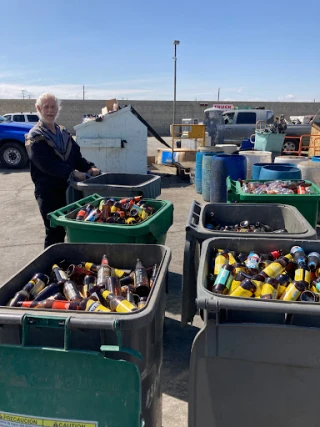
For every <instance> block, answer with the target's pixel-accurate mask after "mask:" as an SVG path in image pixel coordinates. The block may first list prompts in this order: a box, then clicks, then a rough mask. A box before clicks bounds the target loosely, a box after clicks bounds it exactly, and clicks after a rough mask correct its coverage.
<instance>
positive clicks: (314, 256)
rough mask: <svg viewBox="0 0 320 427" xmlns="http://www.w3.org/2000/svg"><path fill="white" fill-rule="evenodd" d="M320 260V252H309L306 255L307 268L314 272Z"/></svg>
mask: <svg viewBox="0 0 320 427" xmlns="http://www.w3.org/2000/svg"><path fill="white" fill-rule="evenodd" d="M319 262H320V254H319V253H318V252H311V253H310V254H309V255H308V267H309V270H310V271H312V272H314V271H316V270H317V268H318V266H319Z"/></svg>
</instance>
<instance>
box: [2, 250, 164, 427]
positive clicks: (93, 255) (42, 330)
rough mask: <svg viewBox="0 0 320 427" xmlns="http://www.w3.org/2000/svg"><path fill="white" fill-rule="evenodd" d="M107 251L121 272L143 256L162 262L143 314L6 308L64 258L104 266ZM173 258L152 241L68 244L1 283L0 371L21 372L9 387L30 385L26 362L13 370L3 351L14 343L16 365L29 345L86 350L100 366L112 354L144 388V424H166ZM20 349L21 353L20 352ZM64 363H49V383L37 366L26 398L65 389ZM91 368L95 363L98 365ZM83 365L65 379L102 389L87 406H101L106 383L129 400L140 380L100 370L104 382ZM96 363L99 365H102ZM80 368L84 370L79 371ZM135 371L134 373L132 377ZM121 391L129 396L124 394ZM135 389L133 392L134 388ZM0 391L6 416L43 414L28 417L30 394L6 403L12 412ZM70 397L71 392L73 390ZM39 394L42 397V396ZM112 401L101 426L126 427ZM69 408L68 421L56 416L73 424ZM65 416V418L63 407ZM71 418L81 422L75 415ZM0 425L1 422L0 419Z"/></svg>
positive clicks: (149, 262)
mask: <svg viewBox="0 0 320 427" xmlns="http://www.w3.org/2000/svg"><path fill="white" fill-rule="evenodd" d="M103 254H107V255H108V259H109V261H110V265H113V266H116V267H118V268H120V269H121V268H122V269H128V268H129V269H134V267H135V264H136V261H137V258H140V259H141V260H142V261H143V263H144V265H145V266H152V265H154V264H158V265H159V271H158V274H157V277H156V280H155V283H154V285H153V287H152V289H151V292H150V295H149V297H148V298H149V299H148V303H147V305H146V306H145V307H144V309H142V310H140V311H138V312H136V313H134V312H132V313H113V312H111V313H104V312H103V313H94V312H92V313H90V312H81V311H61V310H45V309H22V308H17V307H6V306H5V305H6V304H7V303H8V301H9V299H11V298H12V297H13V296H14V294H15V293H16V292H18V291H19V290H21V288H22V287H23V286H24V285H25V284H26V283H27V282H28V281H29V280H30V278H31V277H32V276H33V275H34V274H35V273H37V272H48V271H50V269H51V267H52V265H53V264H55V263H59V262H60V261H62V260H65V261H66V262H67V263H69V264H71V263H74V264H76V265H77V264H79V263H81V262H83V261H90V262H93V263H96V264H99V262H100V261H101V258H102V256H103ZM170 259H171V251H170V249H169V248H167V247H166V246H161V245H152V244H151V245H144V244H141V245H137V244H98V243H91V244H81V243H79V244H72V243H62V244H57V245H53V246H50V247H49V248H47V249H46V250H45V251H44V252H42V253H41V254H40V255H39V256H38V257H36V258H35V259H34V260H32V261H31V262H30V263H29V264H28V265H26V266H25V267H24V268H23V269H22V270H20V271H19V272H18V273H17V274H15V275H14V276H13V277H12V278H11V279H10V280H8V281H7V282H6V283H3V284H2V285H0V366H7V365H9V366H10V369H12V371H15V378H18V380H17V381H18V382H14V380H12V381H11V382H10V381H7V380H6V382H8V383H9V385H10V386H16V387H14V388H15V389H16V388H17V385H22V386H23V387H24V386H25V385H26V384H25V382H24V381H25V380H24V378H25V376H24V375H27V373H25V372H24V371H23V366H24V364H23V363H20V367H19V368H18V363H17V367H15V364H14V363H12V362H11V361H10V360H11V359H10V360H9V361H8V360H2V357H4V355H5V354H7V348H3V346H5V347H7V346H14V347H15V348H16V349H17V350H16V353H17V354H18V355H17V356H16V358H17V359H16V360H17V362H18V361H19V360H21V358H23V357H24V354H26V352H24V351H23V350H24V349H25V348H26V347H28V348H31V347H32V348H33V349H36V350H37V349H39V351H40V350H41V349H54V350H56V351H57V352H58V353H61V352H62V351H66V350H67V351H70V352H78V353H79V352H80V353H81V354H82V355H86V354H90V353H92V352H94V354H93V357H95V358H96V359H97V363H98V362H99V360H98V359H99V357H100V356H101V357H102V356H103V354H101V352H106V355H107V356H106V357H107V358H108V359H111V360H118V361H126V362H128V364H130V366H131V367H132V365H135V367H136V368H135V369H136V370H137V375H138V376H139V384H140V385H139V389H138V390H137V394H138V398H139V401H140V399H141V413H142V417H143V419H144V421H145V427H161V426H162V396H161V371H162V355H163V322H164V314H165V286H166V277H167V271H168V267H169V263H170ZM26 317H28V318H29V320H30V322H27V323H26V322H25V318H26ZM26 326H27V327H28V328H27V329H28V334H26V333H25V332H24V329H26ZM26 337H27V338H26ZM19 349H20V350H21V351H20V353H19ZM10 357H12V356H10ZM25 357H27V356H25ZM44 357H45V356H44ZM80 357H81V355H80ZM19 358H20V359H19ZM12 360H15V359H12ZM57 360H60V359H59V356H57ZM59 363H60V362H58V363H57V364H53V363H52V362H51V364H48V367H50V370H49V371H47V375H48V378H46V377H41V376H40V377H37V372H38V371H37V365H32V364H31V365H32V366H33V369H34V371H33V375H31V380H30V381H31V383H30V384H28V386H29V389H28V393H29V392H32V393H37V390H36V389H37V387H36V386H37V385H39V384H41V385H42V387H45V386H46V384H47V383H48V384H55V387H56V389H59V387H60V388H61V387H62V385H63V382H61V381H62V380H61V381H60V376H61V373H60V365H59ZM61 363H63V362H61ZM88 363H89V362H88ZM92 363H94V361H93V362H92ZM111 365H112V363H111ZM25 366H26V368H27V367H28V366H29V364H25ZM85 366H88V367H90V366H91V365H90V364H88V365H85V364H84V365H83V367H82V368H81V369H82V371H83V374H81V375H80V374H79V372H78V373H77V376H76V377H75V378H73V377H70V378H69V377H68V378H69V379H68V381H66V382H68V384H69V385H70V384H74V385H75V387H76V385H77V384H78V383H79V382H80V383H81V385H82V386H83V388H84V390H87V389H88V387H89V386H90V385H91V384H92V387H93V389H95V388H94V387H96V389H95V390H97V392H92V393H93V394H92V395H91V398H92V399H91V398H88V399H87V400H86V401H87V406H90V404H93V405H94V404H95V397H97V396H99V387H101V382H103V384H104V386H105V389H108V390H109V391H110V390H113V391H114V395H115V396H119V395H120V396H121V394H122V395H123V396H126V394H127V391H128V390H127V387H128V385H129V384H131V383H132V381H136V377H134V378H130V379H128V382H127V383H125V382H124V383H122V384H120V383H119V382H117V378H116V375H114V372H116V371H114V372H112V373H111V372H108V370H106V371H101V372H100V376H99V377H91V372H90V371H89V372H86V370H85ZM97 366H100V364H99V365H97ZM128 366H129V365H128ZM119 368H120V369H121V364H119ZM48 369H49V368H48ZM81 369H80V368H79V369H78V371H80V370H81ZM106 369H107V368H106ZM110 369H111V368H110ZM112 369H115V368H112ZM128 369H129V368H128ZM132 369H133V368H132ZM4 372H5V371H4ZM10 372H11V371H10ZM93 372H95V371H93ZM134 372H135V371H134V369H133V374H134ZM28 374H30V372H28ZM69 374H70V373H69ZM70 375H71V374H70ZM94 375H95V374H94ZM71 380H72V381H71ZM118 380H119V378H118ZM129 380H130V381H129ZM131 380H132V381H131ZM70 381H71V383H70ZM80 383H79V384H80ZM61 384H62V385H61ZM94 384H95V386H94ZM32 386H34V387H32ZM140 387H141V395H140ZM122 388H123V393H121V390H122ZM30 389H31V391H30ZM89 389H90V388H89ZM90 390H91V389H90ZM53 391H54V390H53V389H50V390H48V391H46V397H47V400H46V402H47V403H48V402H49V395H50V393H51V392H53ZM132 391H133V392H134V390H132ZM2 392H3V388H1V391H0V415H1V411H7V412H16V413H20V414H24V415H33V416H35V415H37V414H36V413H30V412H29V409H28V412H26V411H27V410H26V409H25V408H26V405H24V402H26V401H27V394H28V393H27V392H26V397H25V398H23V399H22V401H21V402H20V401H14V402H13V401H12V399H8V401H10V402H11V405H9V404H8V406H6V407H3V406H2V404H3V399H2V398H3V394H2ZM76 392H79V390H78V389H77V390H76ZM76 392H75V395H76ZM8 393H10V391H8ZM70 393H72V390H71V391H70ZM94 393H96V394H94ZM96 395H97V396H96ZM6 396H9V397H10V396H11V395H10V394H9V395H6ZM34 396H36V394H35V395H34ZM50 396H51V395H50ZM132 396H133V397H134V398H136V397H137V396H136V395H134V394H133V395H132ZM129 398H130V397H129ZM110 399H111V400H112V397H110ZM70 400H71V399H70ZM48 404H49V403H48ZM109 404H110V401H108V400H107V401H106V402H105V411H106V412H105V414H97V416H98V415H99V417H98V418H99V419H100V420H102V419H103V423H102V421H101V424H103V425H105V426H107V425H108V426H109V425H110V426H111V425H112V426H113V425H115V426H120V425H123V427H124V424H121V420H122V419H123V418H121V417H120V421H119V420H117V421H116V422H113V419H112V418H111V419H110V418H108V405H109ZM9 406H10V408H11V407H13V406H14V408H15V409H14V411H13V410H10V411H9V409H7V408H8V407H9ZM131 406H132V405H131V404H128V405H126V404H124V405H123V407H122V409H123V411H124V412H125V411H126V409H127V410H129V407H130V408H131ZM60 409H61V408H60ZM69 409H70V408H69V406H66V407H63V410H62V412H63V413H64V415H63V417H62V416H60V417H58V416H57V417H56V418H63V419H68V414H69V418H71V419H72V416H73V415H72V416H70V414H71V412H70V411H69V412H68V410H69ZM82 409H83V408H82V407H79V414H81V413H82V412H83V411H81V410H82ZM139 409H140V408H139ZM40 412H41V416H43V414H42V412H43V411H41V410H40ZM91 412H92V411H91ZM111 412H112V411H111ZM59 414H60V415H61V410H60V412H59ZM72 414H73V413H72ZM109 415H110V414H109ZM50 416H53V415H50ZM90 416H92V415H90ZM118 416H121V414H120V413H119V414H118ZM73 419H79V418H78V417H74V418H73ZM80 419H81V418H80ZM84 419H86V418H84ZM89 419H90V418H89ZM93 419H95V418H93ZM124 419H126V417H124ZM0 425H2V424H1V417H0ZM41 425H42V424H41ZM50 425H51V424H50ZM52 425H54V424H52ZM59 425H60V424H59ZM99 425H100V424H99ZM125 425H129V424H125ZM131 425H132V424H130V426H131ZM61 426H62V424H61ZM64 426H67V427H71V424H64ZM74 426H77V427H80V424H79V426H78V424H74Z"/></svg>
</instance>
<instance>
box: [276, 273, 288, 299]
mask: <svg viewBox="0 0 320 427" xmlns="http://www.w3.org/2000/svg"><path fill="white" fill-rule="evenodd" d="M276 280H277V281H278V282H279V287H278V298H281V296H282V294H283V293H284V291H285V290H286V288H287V286H288V285H289V283H290V282H291V279H290V276H289V275H288V274H286V273H283V274H279V275H278V276H277V277H276Z"/></svg>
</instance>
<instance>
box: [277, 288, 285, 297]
mask: <svg viewBox="0 0 320 427" xmlns="http://www.w3.org/2000/svg"><path fill="white" fill-rule="evenodd" d="M286 289H287V287H286V286H283V285H280V286H279V287H278V296H279V297H281V295H282V294H283V293H284V291H285V290H286Z"/></svg>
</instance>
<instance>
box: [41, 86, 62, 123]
mask: <svg viewBox="0 0 320 427" xmlns="http://www.w3.org/2000/svg"><path fill="white" fill-rule="evenodd" d="M48 98H51V99H54V101H55V103H56V105H57V109H58V112H57V115H56V118H57V117H58V116H59V113H60V110H61V101H60V99H58V98H57V97H56V95H54V94H53V93H50V92H45V93H43V94H42V95H40V96H39V98H38V99H37V100H36V103H35V106H36V109H37V111H38V108H37V107H38V106H39V107H40V108H41V107H42V104H43V102H44V101H45V100H46V99H48ZM38 114H39V116H40V117H41V113H40V112H39V111H38Z"/></svg>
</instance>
